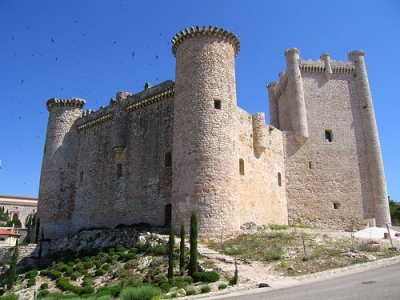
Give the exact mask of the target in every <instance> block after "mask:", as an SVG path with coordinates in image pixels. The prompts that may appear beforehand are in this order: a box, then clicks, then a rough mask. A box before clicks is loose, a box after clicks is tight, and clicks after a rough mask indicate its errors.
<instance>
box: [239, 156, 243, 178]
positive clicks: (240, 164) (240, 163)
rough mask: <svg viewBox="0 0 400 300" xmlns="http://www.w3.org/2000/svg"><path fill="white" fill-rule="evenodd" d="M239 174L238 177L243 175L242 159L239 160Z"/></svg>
mask: <svg viewBox="0 0 400 300" xmlns="http://www.w3.org/2000/svg"><path fill="white" fill-rule="evenodd" d="M239 172H240V175H244V160H243V159H242V158H240V159H239Z"/></svg>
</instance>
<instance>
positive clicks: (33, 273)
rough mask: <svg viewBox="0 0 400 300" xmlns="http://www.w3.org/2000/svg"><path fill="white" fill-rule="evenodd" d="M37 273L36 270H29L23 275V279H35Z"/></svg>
mask: <svg viewBox="0 0 400 300" xmlns="http://www.w3.org/2000/svg"><path fill="white" fill-rule="evenodd" d="M38 273H39V272H38V271H37V270H31V271H29V272H26V273H25V279H29V278H35V277H36V276H37V274H38Z"/></svg>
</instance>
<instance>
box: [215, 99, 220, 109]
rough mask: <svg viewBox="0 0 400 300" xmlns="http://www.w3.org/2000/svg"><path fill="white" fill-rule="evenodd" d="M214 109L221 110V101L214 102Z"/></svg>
mask: <svg viewBox="0 0 400 300" xmlns="http://www.w3.org/2000/svg"><path fill="white" fill-rule="evenodd" d="M214 108H215V109H221V100H214Z"/></svg>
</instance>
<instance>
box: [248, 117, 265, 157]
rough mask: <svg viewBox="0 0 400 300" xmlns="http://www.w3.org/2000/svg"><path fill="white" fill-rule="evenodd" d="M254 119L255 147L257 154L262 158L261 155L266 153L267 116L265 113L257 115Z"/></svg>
mask: <svg viewBox="0 0 400 300" xmlns="http://www.w3.org/2000/svg"><path fill="white" fill-rule="evenodd" d="M251 117H252V124H253V147H254V151H255V153H256V154H257V155H258V156H260V155H261V153H263V152H264V151H265V149H266V148H267V146H266V142H267V141H266V137H265V132H264V128H265V114H264V113H261V112H259V113H255V114H254V115H252V116H251Z"/></svg>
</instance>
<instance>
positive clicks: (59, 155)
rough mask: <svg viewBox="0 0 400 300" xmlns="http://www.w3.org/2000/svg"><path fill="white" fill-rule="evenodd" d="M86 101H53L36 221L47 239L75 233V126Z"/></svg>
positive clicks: (76, 148) (76, 153)
mask: <svg viewBox="0 0 400 300" xmlns="http://www.w3.org/2000/svg"><path fill="white" fill-rule="evenodd" d="M84 104H85V101H84V100H82V99H76V98H73V99H72V100H59V99H55V98H53V99H50V100H49V101H47V103H46V107H47V110H48V111H49V112H50V115H49V121H48V125H47V133H46V143H45V148H44V154H43V163H42V171H41V176H40V186H39V200H38V210H37V219H40V227H41V228H40V229H39V230H40V232H41V231H42V230H43V234H44V237H45V238H55V237H59V236H62V235H66V234H68V233H70V232H71V231H72V226H71V215H72V211H73V205H74V200H75V192H76V187H75V183H76V164H77V160H78V157H77V155H78V153H79V151H78V145H79V137H78V133H77V129H76V128H75V126H73V124H74V122H75V121H76V119H77V118H79V117H80V116H81V115H82V107H83V105H84Z"/></svg>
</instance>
